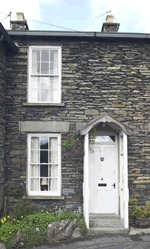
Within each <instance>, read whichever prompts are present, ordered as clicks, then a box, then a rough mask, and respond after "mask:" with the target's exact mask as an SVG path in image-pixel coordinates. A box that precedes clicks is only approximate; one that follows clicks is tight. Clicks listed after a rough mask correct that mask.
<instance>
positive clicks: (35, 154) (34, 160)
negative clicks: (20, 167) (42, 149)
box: [31, 150, 39, 164]
mask: <svg viewBox="0 0 150 249" xmlns="http://www.w3.org/2000/svg"><path fill="white" fill-rule="evenodd" d="M31 163H34V164H37V163H39V150H31Z"/></svg>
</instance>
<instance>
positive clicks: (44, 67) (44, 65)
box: [41, 62, 49, 74]
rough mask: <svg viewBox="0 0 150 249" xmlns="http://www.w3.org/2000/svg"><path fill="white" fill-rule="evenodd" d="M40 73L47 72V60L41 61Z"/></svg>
mask: <svg viewBox="0 0 150 249" xmlns="http://www.w3.org/2000/svg"><path fill="white" fill-rule="evenodd" d="M41 74H49V63H47V62H42V63H41Z"/></svg>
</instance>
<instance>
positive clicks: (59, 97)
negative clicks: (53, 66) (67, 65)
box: [27, 46, 62, 104]
mask: <svg viewBox="0 0 150 249" xmlns="http://www.w3.org/2000/svg"><path fill="white" fill-rule="evenodd" d="M42 48H43V49H50V50H58V74H57V75H50V74H37V76H45V77H46V76H47V77H48V76H49V77H53V76H54V77H55V76H58V93H59V95H58V100H57V102H50V101H36V102H32V100H31V97H30V94H31V90H30V78H31V75H33V74H32V50H33V49H42ZM28 55H29V56H28V93H27V99H28V101H27V102H28V103H33V104H35V103H38V104H40V103H44V104H46V103H61V94H62V93H61V81H62V75H61V71H62V70H61V68H62V49H61V46H29V49H28ZM34 76H36V74H34Z"/></svg>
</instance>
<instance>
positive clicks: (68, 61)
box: [6, 38, 150, 210]
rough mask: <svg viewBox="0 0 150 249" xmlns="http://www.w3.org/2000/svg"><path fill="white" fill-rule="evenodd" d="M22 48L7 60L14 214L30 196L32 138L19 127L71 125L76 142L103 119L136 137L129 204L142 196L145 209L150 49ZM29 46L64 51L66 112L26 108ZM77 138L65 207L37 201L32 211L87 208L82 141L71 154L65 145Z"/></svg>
mask: <svg viewBox="0 0 150 249" xmlns="http://www.w3.org/2000/svg"><path fill="white" fill-rule="evenodd" d="M43 39H44V38H43ZM48 39H49V40H48ZM87 39H88V38H87ZM116 39H117V38H116ZM17 42H18V45H19V48H20V49H19V53H18V54H17V55H15V56H14V57H13V58H10V59H9V60H8V61H7V103H6V105H7V114H6V119H7V135H6V164H7V173H6V189H7V196H8V200H9V205H10V206H11V207H12V206H13V205H14V204H15V202H17V200H18V198H22V196H25V195H26V176H27V132H25V131H19V121H43V122H45V121H67V122H69V123H70V126H69V127H70V129H71V130H70V132H71V133H73V134H75V135H76V131H75V127H76V124H78V123H80V124H81V123H83V122H84V123H86V122H89V121H90V120H92V119H93V118H95V117H97V116H98V115H100V114H101V113H103V112H108V114H110V115H112V116H113V117H114V118H115V119H117V120H118V121H121V122H124V124H127V125H129V126H130V128H131V129H133V135H131V136H130V137H128V159H129V170H128V172H129V189H130V198H131V197H132V194H136V193H139V195H140V204H143V203H145V202H146V201H150V135H149V130H148V125H149V122H150V114H149V113H150V43H146V42H137V40H136V41H129V40H128V41H121V40H110V39H109V40H105V41H104V40H103V41H102V40H101V41H98V40H94V38H93V40H92V39H91V40H89V41H88V40H87V41H85V40H77V39H76V40H75V39H74V40H73V39H70V40H69V38H68V40H65V39H62V40H59V38H55V40H52V38H47V40H45V41H44V40H41V41H40V40H39V41H38V42H37V40H27V41H19V40H18V41H17ZM29 44H32V45H34V44H35V45H38V44H39V45H53V44H54V45H55V44H61V45H62V102H63V103H65V106H62V107H50V106H49V107H44V106H41V107H40V106H38V107H35V106H26V105H23V103H26V102H27V82H28V80H27V71H28V66H27V64H28V45H29ZM70 132H68V133H62V196H63V195H64V194H63V193H65V191H64V192H63V189H71V191H72V192H71V191H70V193H69V194H67V195H65V198H64V199H61V200H32V207H33V209H51V210H53V209H56V208H57V207H59V208H65V207H66V208H70V209H76V208H77V207H78V206H82V182H83V137H78V139H77V140H76V143H75V144H72V146H71V149H67V148H65V147H64V146H63V141H65V139H66V137H67V136H68V134H70ZM19 189H20V194H18V193H19V191H18V190H19ZM12 190H14V192H12ZM15 191H16V192H15ZM17 191H18V192H17Z"/></svg>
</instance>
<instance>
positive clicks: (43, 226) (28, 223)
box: [0, 208, 87, 249]
mask: <svg viewBox="0 0 150 249" xmlns="http://www.w3.org/2000/svg"><path fill="white" fill-rule="evenodd" d="M19 217H20V215H19ZM10 219H11V218H9V220H7V219H6V221H5V223H2V225H1V227H0V241H2V242H4V243H6V245H7V248H8V249H13V248H19V243H18V241H17V240H16V232H17V231H18V232H21V237H22V240H23V243H24V246H26V247H28V248H30V247H33V246H40V245H42V244H44V243H46V242H47V226H48V224H51V223H52V222H56V221H60V220H64V219H70V220H74V219H76V220H77V226H79V227H80V229H81V233H82V234H86V232H87V229H86V225H85V221H84V218H83V216H82V212H81V210H80V208H79V210H78V211H76V212H75V213H74V212H71V211H68V210H65V211H62V210H60V209H59V210H58V211H57V212H56V213H54V214H52V213H49V212H48V211H47V212H44V211H38V212H37V211H36V212H34V213H32V214H28V215H25V216H21V217H20V218H19V219H15V218H14V217H12V219H11V220H10ZM11 244H12V247H11Z"/></svg>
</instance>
